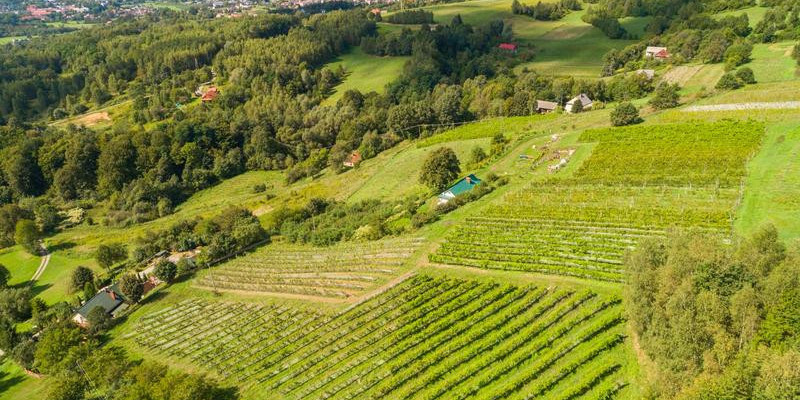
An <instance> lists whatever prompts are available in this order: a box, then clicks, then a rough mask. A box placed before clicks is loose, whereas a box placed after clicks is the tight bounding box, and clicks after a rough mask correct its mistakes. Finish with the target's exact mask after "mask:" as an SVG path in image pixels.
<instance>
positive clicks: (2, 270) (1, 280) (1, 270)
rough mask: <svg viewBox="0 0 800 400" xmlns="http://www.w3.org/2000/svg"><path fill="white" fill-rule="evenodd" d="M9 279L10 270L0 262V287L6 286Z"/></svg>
mask: <svg viewBox="0 0 800 400" xmlns="http://www.w3.org/2000/svg"><path fill="white" fill-rule="evenodd" d="M9 279H11V272H9V271H8V268H6V266H5V265H3V264H0V288H4V287H6V286H8V280H9Z"/></svg>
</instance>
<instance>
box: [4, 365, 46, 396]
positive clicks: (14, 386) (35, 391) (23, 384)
mask: <svg viewBox="0 0 800 400" xmlns="http://www.w3.org/2000/svg"><path fill="white" fill-rule="evenodd" d="M46 383H47V379H46V378H45V379H36V378H33V377H30V376H28V375H26V374H25V371H23V370H22V368H20V367H19V366H18V365H17V364H16V363H15V362H13V361H10V360H8V359H7V358H3V359H2V362H1V363H0V400H19V399H43V398H45V396H46V395H47V385H46Z"/></svg>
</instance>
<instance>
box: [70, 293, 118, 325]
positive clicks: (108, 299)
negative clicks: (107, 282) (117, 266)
mask: <svg viewBox="0 0 800 400" xmlns="http://www.w3.org/2000/svg"><path fill="white" fill-rule="evenodd" d="M95 307H102V308H103V310H105V311H106V314H109V315H111V316H115V315H116V314H118V313H119V312H120V311H122V310H124V309H125V308H127V306H126V305H125V297H123V296H122V294H120V291H119V289H118V288H117V287H116V285H111V286H106V287H104V288H102V289H100V291H99V292H97V294H95V295H94V297H92V298H91V299H89V300H87V301H86V303H83V305H82V306H80V307H79V308H78V309H77V310H76V311H75V315H74V316H73V317H72V320H73V321H75V323H77V324H78V325H80V326H86V325H87V324H88V323H89V320H88V317H89V313H90V312H91V311H92V310H94V309H95Z"/></svg>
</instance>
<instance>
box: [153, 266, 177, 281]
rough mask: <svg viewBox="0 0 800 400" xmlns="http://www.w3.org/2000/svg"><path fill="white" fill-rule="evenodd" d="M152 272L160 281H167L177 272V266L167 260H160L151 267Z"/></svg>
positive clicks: (171, 279) (172, 278) (173, 277)
mask: <svg viewBox="0 0 800 400" xmlns="http://www.w3.org/2000/svg"><path fill="white" fill-rule="evenodd" d="M153 274H154V275H155V276H156V278H158V279H160V280H161V281H163V282H167V283H169V282H172V281H173V280H174V279H175V276H176V275H177V274H178V267H177V266H176V265H175V264H173V263H172V262H170V261H168V260H161V261H159V262H158V264H156V267H155V268H154V269H153Z"/></svg>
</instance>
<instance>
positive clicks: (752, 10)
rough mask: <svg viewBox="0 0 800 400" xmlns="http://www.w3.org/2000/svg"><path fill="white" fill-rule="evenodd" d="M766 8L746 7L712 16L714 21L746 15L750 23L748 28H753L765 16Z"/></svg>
mask: <svg viewBox="0 0 800 400" xmlns="http://www.w3.org/2000/svg"><path fill="white" fill-rule="evenodd" d="M767 10H769V8H767V7H748V8H742V9H741V10H731V11H724V12H721V13H717V14H714V15H713V17H714V18H716V19H720V18H724V17H727V16H734V17H738V16H740V15H742V14H747V18H748V20H749V21H750V26H751V27H755V26H756V25H757V24H758V23H759V22H761V20H762V19H764V15H766V14H767Z"/></svg>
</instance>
